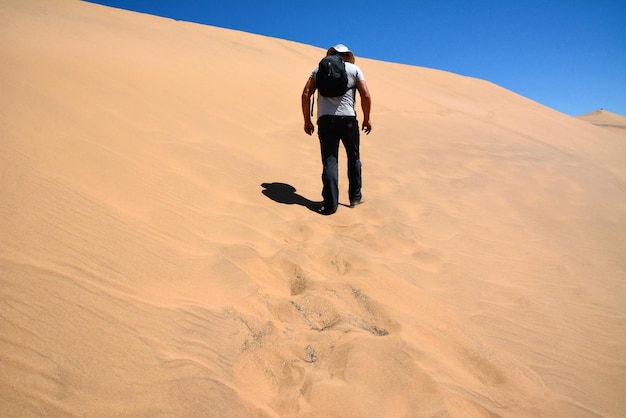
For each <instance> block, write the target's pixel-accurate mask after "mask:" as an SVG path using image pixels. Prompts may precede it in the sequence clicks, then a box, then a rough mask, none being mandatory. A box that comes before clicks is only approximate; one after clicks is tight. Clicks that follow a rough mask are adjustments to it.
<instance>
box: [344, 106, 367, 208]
mask: <svg viewBox="0 0 626 418" xmlns="http://www.w3.org/2000/svg"><path fill="white" fill-rule="evenodd" d="M341 138H342V142H343V146H344V147H345V148H346V155H347V157H348V181H349V186H348V197H349V199H350V205H353V204H358V203H359V202H360V201H361V197H362V196H361V186H362V177H361V152H360V141H361V139H360V134H359V123H358V122H357V120H356V118H354V119H352V118H348V119H345V124H344V130H343V132H342V137H341Z"/></svg>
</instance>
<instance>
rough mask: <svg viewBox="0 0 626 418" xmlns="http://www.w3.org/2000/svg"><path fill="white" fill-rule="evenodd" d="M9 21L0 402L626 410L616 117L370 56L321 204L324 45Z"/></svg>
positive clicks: (125, 19) (145, 412)
mask: <svg viewBox="0 0 626 418" xmlns="http://www.w3.org/2000/svg"><path fill="white" fill-rule="evenodd" d="M0 39H1V40H2V42H0V85H1V86H2V94H0V136H1V137H0V199H1V200H0V300H1V304H0V336H1V337H0V416H3V417H5V416H6V417H24V416H90V417H105V416H106V417H114V416H115V417H118V416H151V417H152V416H181V417H182V416H185V417H191V416H197V417H494V416H501V417H521V416H528V417H623V416H625V415H626V397H625V396H624V393H626V379H625V377H626V337H625V333H624V332H625V330H626V257H625V254H626V234H625V233H624V232H625V231H626V186H625V185H626V141H625V138H624V136H623V134H622V133H623V130H619V129H616V128H615V127H614V126H611V127H606V126H598V122H597V121H596V123H595V124H594V123H590V122H589V121H588V120H581V119H579V118H574V117H570V116H567V115H564V114H562V113H559V112H557V111H555V110H552V109H550V108H547V107H544V106H542V105H540V104H538V103H535V102H533V101H531V100H529V99H526V98H524V97H521V96H519V95H516V94H514V93H512V92H510V91H508V90H506V89H503V88H501V87H499V86H497V85H494V84H492V83H490V82H488V81H483V80H478V79H473V78H468V77H463V76H460V75H455V74H451V73H447V72H443V71H437V70H433V69H428V68H421V67H414V66H406V65H399V64H392V63H385V62H379V61H374V60H368V59H362V58H359V57H358V51H356V54H357V64H359V65H360V67H361V68H362V69H363V71H364V73H365V75H366V77H367V81H368V85H369V88H370V91H371V94H372V97H373V112H372V124H373V132H372V134H371V135H369V136H367V137H366V136H364V137H363V140H362V159H363V170H364V189H363V193H364V197H365V199H366V202H365V203H364V204H363V205H361V206H359V207H357V208H354V209H350V208H348V207H346V206H340V207H339V210H338V212H337V213H336V214H335V215H333V216H330V217H325V216H320V215H318V214H316V213H315V212H314V211H313V210H311V209H312V208H313V206H314V204H315V202H319V201H320V200H321V196H320V192H321V180H320V174H321V163H320V160H319V149H318V143H317V139H316V137H315V136H313V137H309V136H307V135H306V134H304V132H303V123H302V117H301V114H300V104H299V103H300V94H301V91H302V87H303V86H304V83H305V81H306V79H307V77H308V74H309V72H310V71H311V69H312V68H313V66H314V65H315V64H316V63H317V61H318V60H319V59H320V57H321V56H322V55H323V52H324V49H320V48H315V47H311V46H307V45H302V44H298V43H294V42H289V41H284V40H279V39H273V38H268V37H263V36H257V35H251V34H247V33H243V32H238V31H231V30H225V29H219V28H214V27H206V26H201V25H196V24H190V23H185V22H177V21H173V20H170V19H164V18H159V17H153V16H148V15H142V14H137V13H132V12H128V11H123V10H116V9H111V8H106V7H102V6H98V5H93V4H89V3H84V2H79V1H72V0H66V1H63V0H47V1H45V2H44V1H36V0H20V1H18V0H8V1H4V2H1V3H0ZM341 41H342V40H338V42H341ZM285 64H288V66H286V65H285ZM614 116H615V117H616V118H618V119H619V118H621V119H619V121H622V122H623V121H624V118H623V117H621V116H619V115H614ZM622 122H619V123H622ZM600 124H602V123H600ZM604 124H605V125H606V124H609V125H616V124H618V122H615V121H613V122H610V123H606V122H604ZM341 159H342V161H343V162H340V164H341V165H340V176H341V181H340V192H341V203H343V204H347V203H348V202H347V180H346V176H345V171H344V168H345V166H344V164H345V158H344V156H343V154H342V156H341Z"/></svg>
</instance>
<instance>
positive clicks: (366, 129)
mask: <svg viewBox="0 0 626 418" xmlns="http://www.w3.org/2000/svg"><path fill="white" fill-rule="evenodd" d="M361 130H362V131H363V132H365V135H369V134H370V132H372V124H371V123H370V121H369V120H368V121H363V127H362V128H361Z"/></svg>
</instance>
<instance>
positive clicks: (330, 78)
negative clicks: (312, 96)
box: [315, 55, 348, 97]
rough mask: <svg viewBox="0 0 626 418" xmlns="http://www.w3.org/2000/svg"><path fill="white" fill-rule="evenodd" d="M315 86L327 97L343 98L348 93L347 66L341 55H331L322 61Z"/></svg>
mask: <svg viewBox="0 0 626 418" xmlns="http://www.w3.org/2000/svg"><path fill="white" fill-rule="evenodd" d="M315 84H316V86H317V89H318V90H319V92H320V94H321V95H322V96H325V97H338V96H343V95H344V94H346V92H347V91H348V73H347V72H346V64H345V63H344V62H343V59H341V57H340V56H339V55H329V56H327V57H324V58H322V60H321V61H320V64H319V67H318V70H317V75H316V77H315Z"/></svg>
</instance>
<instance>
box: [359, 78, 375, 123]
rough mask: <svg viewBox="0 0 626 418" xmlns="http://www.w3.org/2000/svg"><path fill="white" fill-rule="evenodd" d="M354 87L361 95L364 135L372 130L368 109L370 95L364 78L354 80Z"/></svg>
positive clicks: (370, 104) (370, 103)
mask: <svg viewBox="0 0 626 418" xmlns="http://www.w3.org/2000/svg"><path fill="white" fill-rule="evenodd" d="M356 88H357V90H358V91H359V95H360V96H361V109H362V110H363V128H362V129H363V131H364V132H365V134H366V135H369V133H370V132H372V123H371V122H370V110H371V109H372V97H371V96H370V91H369V89H368V88H367V84H366V83H365V80H360V81H357V82H356Z"/></svg>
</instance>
